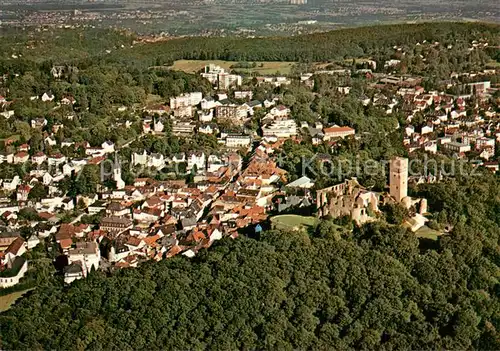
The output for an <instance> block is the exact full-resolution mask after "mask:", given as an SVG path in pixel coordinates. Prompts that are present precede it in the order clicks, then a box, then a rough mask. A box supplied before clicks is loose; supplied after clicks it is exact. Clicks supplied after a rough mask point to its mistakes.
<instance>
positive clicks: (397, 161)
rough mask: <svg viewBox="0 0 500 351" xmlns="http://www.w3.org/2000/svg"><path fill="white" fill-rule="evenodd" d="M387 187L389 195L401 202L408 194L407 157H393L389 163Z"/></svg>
mask: <svg viewBox="0 0 500 351" xmlns="http://www.w3.org/2000/svg"><path fill="white" fill-rule="evenodd" d="M389 168H390V178H389V188H390V195H391V196H392V197H393V198H394V199H395V200H396V201H397V202H401V200H403V199H404V198H405V197H407V196H408V159H407V158H403V157H395V158H393V159H392V160H391V163H390V166H389Z"/></svg>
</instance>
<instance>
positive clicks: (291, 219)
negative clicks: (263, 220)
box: [271, 215, 318, 229]
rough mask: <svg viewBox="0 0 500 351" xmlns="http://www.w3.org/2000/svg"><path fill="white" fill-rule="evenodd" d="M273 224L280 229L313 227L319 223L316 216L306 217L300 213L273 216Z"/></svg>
mask: <svg viewBox="0 0 500 351" xmlns="http://www.w3.org/2000/svg"><path fill="white" fill-rule="evenodd" d="M271 222H272V224H273V226H275V227H276V228H278V229H293V228H300V227H313V226H314V225H316V224H317V223H318V219H317V218H316V217H304V216H298V215H280V216H274V217H273V218H271Z"/></svg>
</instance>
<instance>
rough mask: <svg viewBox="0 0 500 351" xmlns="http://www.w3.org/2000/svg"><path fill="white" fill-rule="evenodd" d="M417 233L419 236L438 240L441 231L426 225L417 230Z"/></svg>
mask: <svg viewBox="0 0 500 351" xmlns="http://www.w3.org/2000/svg"><path fill="white" fill-rule="evenodd" d="M415 235H416V236H417V238H425V239H430V240H437V239H438V237H439V236H441V233H440V232H438V231H437V230H434V229H431V228H429V227H428V226H426V225H424V226H423V227H422V228H420V229H419V230H417V231H416V232H415Z"/></svg>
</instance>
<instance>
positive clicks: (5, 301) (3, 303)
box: [0, 289, 31, 312]
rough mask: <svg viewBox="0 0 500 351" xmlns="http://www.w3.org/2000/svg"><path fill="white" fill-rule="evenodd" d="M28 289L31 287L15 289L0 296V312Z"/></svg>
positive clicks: (6, 308)
mask: <svg viewBox="0 0 500 351" xmlns="http://www.w3.org/2000/svg"><path fill="white" fill-rule="evenodd" d="M30 290H31V289H27V290H22V291H16V292H13V293H11V294H8V295H5V296H0V312H4V311H7V310H8V309H9V308H10V306H12V305H13V304H14V302H16V300H17V299H18V298H20V297H21V296H23V295H24V294H25V293H27V292H28V291H30Z"/></svg>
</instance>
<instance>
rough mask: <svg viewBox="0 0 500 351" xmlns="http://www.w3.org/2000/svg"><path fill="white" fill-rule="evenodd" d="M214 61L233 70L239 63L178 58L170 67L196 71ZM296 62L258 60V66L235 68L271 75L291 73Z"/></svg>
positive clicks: (190, 71)
mask: <svg viewBox="0 0 500 351" xmlns="http://www.w3.org/2000/svg"><path fill="white" fill-rule="evenodd" d="M210 63H213V64H216V65H219V66H221V67H222V68H224V69H225V70H228V71H229V70H231V66H233V65H237V64H238V62H234V61H222V60H177V61H175V62H174V64H173V65H172V66H171V67H170V68H171V69H173V70H176V71H184V72H186V73H195V72H198V71H200V70H201V69H203V68H204V67H205V66H206V65H208V64H210ZM294 64H295V62H270V61H265V62H256V67H252V68H234V70H235V71H237V72H238V73H241V74H253V73H255V74H262V75H270V74H276V73H277V72H279V73H280V74H284V75H287V74H290V70H291V69H292V67H293V65H294Z"/></svg>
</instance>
